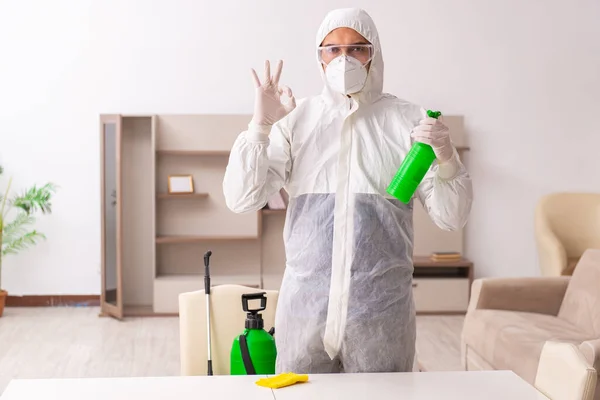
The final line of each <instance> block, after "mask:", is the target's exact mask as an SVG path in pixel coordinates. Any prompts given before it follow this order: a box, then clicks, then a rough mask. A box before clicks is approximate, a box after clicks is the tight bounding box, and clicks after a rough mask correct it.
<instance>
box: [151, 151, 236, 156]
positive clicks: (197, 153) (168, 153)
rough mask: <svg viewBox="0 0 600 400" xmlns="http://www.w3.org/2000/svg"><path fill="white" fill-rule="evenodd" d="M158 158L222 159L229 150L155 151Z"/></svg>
mask: <svg viewBox="0 0 600 400" xmlns="http://www.w3.org/2000/svg"><path fill="white" fill-rule="evenodd" d="M156 153H157V154H158V155H159V156H203V157H223V156H229V154H230V153H231V152H230V151H229V150H157V151H156Z"/></svg>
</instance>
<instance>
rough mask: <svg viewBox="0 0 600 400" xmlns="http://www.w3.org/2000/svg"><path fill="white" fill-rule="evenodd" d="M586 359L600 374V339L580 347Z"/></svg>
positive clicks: (587, 342)
mask: <svg viewBox="0 0 600 400" xmlns="http://www.w3.org/2000/svg"><path fill="white" fill-rule="evenodd" d="M579 351H581V353H582V354H583V356H584V357H585V359H586V360H587V361H588V362H589V363H590V364H591V365H592V366H593V367H594V369H595V370H596V372H598V373H600V339H594V340H586V341H585V342H583V343H581V345H580V346H579Z"/></svg>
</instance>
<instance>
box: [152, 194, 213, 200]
mask: <svg viewBox="0 0 600 400" xmlns="http://www.w3.org/2000/svg"><path fill="white" fill-rule="evenodd" d="M207 197H208V193H181V194H174V193H159V194H157V195H156V198H158V199H159V200H191V199H205V198H207Z"/></svg>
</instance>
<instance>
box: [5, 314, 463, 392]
mask: <svg viewBox="0 0 600 400" xmlns="http://www.w3.org/2000/svg"><path fill="white" fill-rule="evenodd" d="M98 312H99V310H98V309H97V308H93V307H92V308H65V307H52V308H51V307H45V308H7V309H6V310H5V313H4V317H2V318H0V394H1V393H2V392H3V391H4V389H5V387H6V386H7V385H8V382H9V381H10V380H11V379H13V378H74V377H114V376H121V377H123V376H169V375H178V374H179V324H178V319H177V318H176V317H165V318H132V319H127V320H125V321H122V322H119V321H115V320H113V319H110V318H99V317H98ZM462 323H463V317H462V316H423V317H418V335H417V353H418V358H419V362H420V364H421V365H422V366H423V367H424V368H425V369H426V370H428V371H436V370H437V371H440V370H444V371H448V370H459V369H460V363H459V357H460V346H459V344H460V331H461V329H462Z"/></svg>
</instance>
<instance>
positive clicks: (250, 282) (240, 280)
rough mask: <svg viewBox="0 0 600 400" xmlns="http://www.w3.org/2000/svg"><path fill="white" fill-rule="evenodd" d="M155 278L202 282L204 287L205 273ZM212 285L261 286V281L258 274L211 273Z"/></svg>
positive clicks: (170, 280)
mask: <svg viewBox="0 0 600 400" xmlns="http://www.w3.org/2000/svg"><path fill="white" fill-rule="evenodd" d="M155 280H157V281H160V282H173V283H175V282H177V283H194V282H196V283H200V284H201V285H202V288H203V289H204V275H203V274H169V275H158V276H157V277H156V278H155ZM210 285H211V287H212V286H219V285H242V286H249V287H259V286H260V282H259V279H257V276H256V275H211V276H210Z"/></svg>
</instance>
